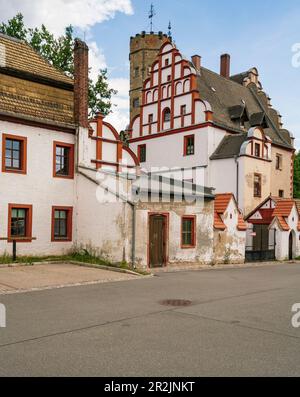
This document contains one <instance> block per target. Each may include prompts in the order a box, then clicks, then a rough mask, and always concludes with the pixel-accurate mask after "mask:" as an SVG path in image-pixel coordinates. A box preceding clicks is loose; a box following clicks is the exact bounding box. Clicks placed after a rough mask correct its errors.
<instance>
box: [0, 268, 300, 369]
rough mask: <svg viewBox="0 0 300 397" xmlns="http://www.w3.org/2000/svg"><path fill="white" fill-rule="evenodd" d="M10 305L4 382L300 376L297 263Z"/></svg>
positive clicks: (83, 289)
mask: <svg viewBox="0 0 300 397" xmlns="http://www.w3.org/2000/svg"><path fill="white" fill-rule="evenodd" d="M165 299H187V300H191V301H192V305H191V306H188V307H179V308H174V307H169V306H163V305H161V303H160V301H162V300H165ZM0 302H1V303H3V304H5V305H6V308H7V328H5V329H4V328H2V329H1V328H0V375H1V376H12V375H13V376H300V328H298V329H295V328H293V327H292V325H291V317H292V312H291V307H292V305H293V304H294V303H296V302H300V266H299V265H296V264H295V265H293V264H289V265H283V266H278V265H277V266H265V267H258V268H245V269H225V270H208V271H187V272H180V273H164V274H160V275H159V276H156V277H153V278H147V279H139V280H131V281H124V282H119V283H107V284H99V285H91V286H79V287H71V288H62V289H55V290H46V291H37V292H28V293H22V294H14V295H4V296H0Z"/></svg>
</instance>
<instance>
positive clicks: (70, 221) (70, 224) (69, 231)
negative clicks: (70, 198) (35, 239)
mask: <svg viewBox="0 0 300 397" xmlns="http://www.w3.org/2000/svg"><path fill="white" fill-rule="evenodd" d="M55 211H67V237H66V238H59V239H56V238H55V236H54V220H55V219H54V216H55ZM72 228H73V207H61V206H53V207H52V214H51V241H52V242H56V243H59V242H61V243H65V242H68V241H72V235H73V230H72Z"/></svg>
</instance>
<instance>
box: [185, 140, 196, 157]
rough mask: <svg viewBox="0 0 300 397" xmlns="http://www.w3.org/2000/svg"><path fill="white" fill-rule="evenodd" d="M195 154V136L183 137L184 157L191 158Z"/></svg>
mask: <svg viewBox="0 0 300 397" xmlns="http://www.w3.org/2000/svg"><path fill="white" fill-rule="evenodd" d="M194 154H195V135H188V136H185V137H184V155H185V156H192V155H194Z"/></svg>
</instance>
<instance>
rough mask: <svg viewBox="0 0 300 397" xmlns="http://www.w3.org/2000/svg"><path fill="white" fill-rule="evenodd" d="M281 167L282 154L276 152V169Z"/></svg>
mask: <svg viewBox="0 0 300 397" xmlns="http://www.w3.org/2000/svg"><path fill="white" fill-rule="evenodd" d="M281 169H282V156H281V154H276V170H281Z"/></svg>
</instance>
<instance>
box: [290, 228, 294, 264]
mask: <svg viewBox="0 0 300 397" xmlns="http://www.w3.org/2000/svg"><path fill="white" fill-rule="evenodd" d="M292 259H294V231H293V230H292V231H291V233H290V236H289V260H290V261H291V260H292Z"/></svg>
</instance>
